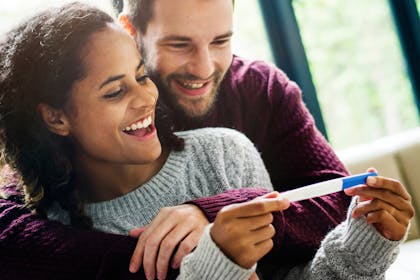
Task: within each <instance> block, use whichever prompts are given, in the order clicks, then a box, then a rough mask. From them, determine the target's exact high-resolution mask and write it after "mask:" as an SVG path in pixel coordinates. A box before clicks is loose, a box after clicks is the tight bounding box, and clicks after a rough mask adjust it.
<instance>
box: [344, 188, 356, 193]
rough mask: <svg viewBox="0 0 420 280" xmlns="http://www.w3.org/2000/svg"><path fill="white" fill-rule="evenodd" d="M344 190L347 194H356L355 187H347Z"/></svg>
mask: <svg viewBox="0 0 420 280" xmlns="http://www.w3.org/2000/svg"><path fill="white" fill-rule="evenodd" d="M344 192H345V193H346V194H354V189H353V188H350V189H345V190H344Z"/></svg>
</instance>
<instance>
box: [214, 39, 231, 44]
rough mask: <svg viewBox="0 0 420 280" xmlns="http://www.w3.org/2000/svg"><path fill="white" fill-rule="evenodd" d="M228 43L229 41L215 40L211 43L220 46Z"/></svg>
mask: <svg viewBox="0 0 420 280" xmlns="http://www.w3.org/2000/svg"><path fill="white" fill-rule="evenodd" d="M229 41H230V39H223V40H217V41H214V42H213V45H218V46H221V45H225V44H227V43H228V42H229Z"/></svg>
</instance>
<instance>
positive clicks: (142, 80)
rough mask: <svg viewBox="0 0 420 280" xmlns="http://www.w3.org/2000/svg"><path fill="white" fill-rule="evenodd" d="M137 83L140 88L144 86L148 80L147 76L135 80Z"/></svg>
mask: <svg viewBox="0 0 420 280" xmlns="http://www.w3.org/2000/svg"><path fill="white" fill-rule="evenodd" d="M136 80H137V82H138V83H139V84H141V85H142V86H144V85H146V84H147V82H148V80H149V75H146V74H145V75H141V76H139V77H137V78H136Z"/></svg>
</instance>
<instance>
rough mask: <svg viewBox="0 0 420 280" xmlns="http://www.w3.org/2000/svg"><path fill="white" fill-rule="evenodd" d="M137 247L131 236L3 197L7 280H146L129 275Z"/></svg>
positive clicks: (0, 258)
mask: <svg viewBox="0 0 420 280" xmlns="http://www.w3.org/2000/svg"><path fill="white" fill-rule="evenodd" d="M135 245H136V240H135V239H132V238H130V237H128V236H123V235H115V234H108V233H103V232H99V231H93V230H81V229H76V228H74V227H70V226H65V225H62V224H60V223H58V222H53V221H49V220H45V219H42V218H40V217H38V216H37V215H34V214H32V213H31V212H30V211H28V210H27V209H26V208H25V207H23V205H22V204H20V203H19V202H18V201H13V197H9V198H8V199H7V200H6V199H0V263H1V265H0V275H1V279H6V280H7V279H80V278H86V279H146V278H145V277H144V272H143V271H142V270H141V271H139V272H138V273H136V274H131V273H130V272H129V271H128V264H129V260H130V258H131V255H132V253H133V252H134V248H135ZM176 274H177V271H174V270H170V271H169V274H168V275H169V278H171V277H172V278H174V277H175V275H176Z"/></svg>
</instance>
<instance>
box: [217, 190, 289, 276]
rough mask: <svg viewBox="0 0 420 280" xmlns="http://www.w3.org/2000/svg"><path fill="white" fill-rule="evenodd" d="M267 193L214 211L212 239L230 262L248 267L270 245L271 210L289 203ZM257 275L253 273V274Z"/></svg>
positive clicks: (283, 207)
mask: <svg viewBox="0 0 420 280" xmlns="http://www.w3.org/2000/svg"><path fill="white" fill-rule="evenodd" d="M277 196H278V193H276V192H274V193H269V194H266V195H264V196H262V197H259V198H256V199H254V200H251V201H249V202H245V203H238V204H232V205H229V206H226V207H224V208H222V210H220V212H219V213H218V214H217V217H216V220H215V221H214V225H213V227H212V228H211V230H210V234H211V236H212V238H213V240H214V242H215V243H216V244H217V245H218V246H219V248H220V249H221V250H222V251H223V253H224V254H225V255H226V256H227V257H229V258H230V259H231V260H232V261H234V262H235V263H236V264H238V265H239V266H241V267H244V268H247V269H249V268H251V267H252V266H253V265H254V264H255V263H256V262H257V261H258V260H260V259H261V258H262V257H263V256H264V255H265V254H267V253H268V252H269V251H270V250H271V248H272V247H273V240H271V238H272V237H273V236H274V234H275V229H274V227H273V225H272V224H271V223H272V221H273V214H272V213H271V212H274V211H282V210H284V209H287V208H288V207H289V206H290V202H289V201H287V200H280V199H279V198H277ZM255 276H256V275H255Z"/></svg>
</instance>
